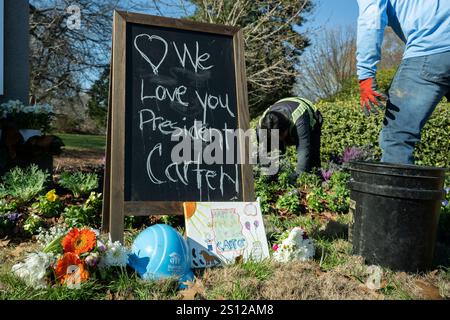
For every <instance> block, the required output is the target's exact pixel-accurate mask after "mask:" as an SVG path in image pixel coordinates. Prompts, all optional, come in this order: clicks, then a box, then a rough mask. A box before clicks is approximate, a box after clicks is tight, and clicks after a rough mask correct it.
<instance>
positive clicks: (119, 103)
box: [102, 11, 254, 242]
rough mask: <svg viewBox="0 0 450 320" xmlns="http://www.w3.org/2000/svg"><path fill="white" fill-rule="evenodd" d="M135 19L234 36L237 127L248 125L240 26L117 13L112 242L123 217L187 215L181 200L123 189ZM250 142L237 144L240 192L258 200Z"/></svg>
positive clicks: (110, 142) (110, 138) (106, 214)
mask: <svg viewBox="0 0 450 320" xmlns="http://www.w3.org/2000/svg"><path fill="white" fill-rule="evenodd" d="M127 23H135V24H141V25H148V26H157V27H166V28H172V29H179V30H187V31H196V32H202V33H210V34H219V35H225V36H229V37H232V40H233V41H232V43H233V56H234V57H233V58H234V67H235V84H236V100H237V114H238V128H240V129H243V130H248V129H249V121H250V117H249V112H248V98H247V79H246V75H245V59H244V42H243V37H242V31H241V30H240V29H239V28H236V27H232V26H225V25H215V24H207V23H198V22H192V21H189V20H180V19H171V18H165V17H160V16H150V15H145V14H138V13H129V12H122V11H115V12H114V22H113V37H112V38H113V40H112V44H113V45H112V58H111V74H110V80H111V81H110V93H109V110H108V126H107V146H106V165H105V179H104V198H103V214H102V231H103V232H109V233H110V238H111V240H112V241H121V242H123V232H124V217H125V216H148V215H168V214H173V215H183V199H180V200H181V201H178V202H161V201H153V202H131V201H125V200H124V196H125V195H124V189H125V187H124V186H125V167H124V166H125V103H126V102H125V101H126V92H125V87H126V59H127V57H126V47H127V42H126V41H127V39H126V26H127ZM248 143H249V142H248V140H247V139H244V141H239V142H238V148H239V154H240V157H241V163H242V164H240V168H241V177H240V178H241V180H240V182H241V184H240V187H241V190H242V197H243V201H254V190H253V175H252V166H251V164H250V163H249V159H248V150H249V145H248Z"/></svg>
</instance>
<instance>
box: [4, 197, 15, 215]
mask: <svg viewBox="0 0 450 320" xmlns="http://www.w3.org/2000/svg"><path fill="white" fill-rule="evenodd" d="M15 210H17V203H16V202H15V201H7V200H6V199H0V213H9V212H11V211H15Z"/></svg>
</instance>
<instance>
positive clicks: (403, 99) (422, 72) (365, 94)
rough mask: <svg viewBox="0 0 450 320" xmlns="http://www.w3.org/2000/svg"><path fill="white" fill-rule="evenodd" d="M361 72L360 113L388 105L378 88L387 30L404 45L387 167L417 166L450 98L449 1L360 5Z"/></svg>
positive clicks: (389, 117)
mask: <svg viewBox="0 0 450 320" xmlns="http://www.w3.org/2000/svg"><path fill="white" fill-rule="evenodd" d="M358 6H359V17H358V35H357V72H358V78H359V86H360V96H361V107H362V109H363V111H364V112H365V114H366V115H367V116H369V115H370V114H371V113H374V114H378V110H377V107H381V108H384V101H385V100H386V99H387V97H385V96H384V95H383V94H382V93H381V92H380V91H379V89H378V86H377V82H376V78H375V76H376V71H377V63H378V62H379V61H380V59H381V46H382V42H383V36H384V30H385V28H386V26H390V27H392V29H393V30H394V32H395V33H396V34H397V36H398V37H400V39H401V40H402V41H403V42H405V45H406V47H405V52H404V55H403V60H402V62H401V64H400V66H399V68H398V70H397V73H396V75H395V77H394V79H393V81H392V84H391V87H390V90H389V95H388V96H389V98H388V99H387V105H386V110H385V116H384V121H383V127H382V130H381V133H380V138H379V140H380V146H381V149H382V150H383V156H382V159H381V161H382V162H389V163H397V164H413V163H414V157H413V152H414V147H415V145H416V143H417V142H419V141H420V137H421V135H420V134H421V131H422V129H423V127H424V125H425V123H426V122H427V120H428V119H429V117H430V116H431V114H432V113H433V111H434V109H435V108H436V105H437V104H438V103H439V102H440V101H441V99H442V98H443V97H444V96H446V97H447V100H448V101H450V100H449V98H450V97H449V95H450V0H358Z"/></svg>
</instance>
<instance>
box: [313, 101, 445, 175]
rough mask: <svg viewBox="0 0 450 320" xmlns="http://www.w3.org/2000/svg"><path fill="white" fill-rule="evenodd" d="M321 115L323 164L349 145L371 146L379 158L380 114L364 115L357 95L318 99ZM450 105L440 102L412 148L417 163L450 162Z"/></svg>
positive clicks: (441, 164)
mask: <svg viewBox="0 0 450 320" xmlns="http://www.w3.org/2000/svg"><path fill="white" fill-rule="evenodd" d="M317 106H318V108H319V109H320V111H321V112H322V114H323V117H324V124H323V128H322V141H321V155H322V162H324V163H326V162H328V161H329V159H330V158H331V157H332V155H335V154H340V153H342V152H343V151H344V150H345V148H347V147H350V146H361V147H362V146H373V153H374V156H375V159H378V160H379V159H380V158H381V149H380V147H379V146H378V137H379V134H380V131H381V125H382V120H383V117H382V116H378V117H376V116H371V117H368V118H367V117H365V116H364V114H363V112H362V111H361V109H360V106H359V100H358V99H357V98H353V99H347V100H346V101H335V102H320V103H318V104H317ZM449 132H450V108H449V107H448V105H446V104H445V103H441V104H439V105H438V107H437V108H436V110H435V112H434V113H433V115H432V116H431V118H430V120H429V121H428V122H427V124H426V125H425V128H424V130H423V132H422V140H421V143H419V144H418V145H417V148H416V150H415V158H416V164H418V165H427V166H440V167H447V166H449V165H450V157H449V156H448V155H449V154H450V149H449V148H450V143H449Z"/></svg>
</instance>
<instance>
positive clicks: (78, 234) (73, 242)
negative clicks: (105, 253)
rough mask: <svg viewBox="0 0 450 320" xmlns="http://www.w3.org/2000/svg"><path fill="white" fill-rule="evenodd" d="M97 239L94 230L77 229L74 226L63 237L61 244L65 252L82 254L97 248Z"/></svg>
mask: <svg viewBox="0 0 450 320" xmlns="http://www.w3.org/2000/svg"><path fill="white" fill-rule="evenodd" d="M96 243H97V239H96V236H95V233H94V231H92V230H89V229H81V230H79V229H77V228H73V229H72V230H70V232H69V233H68V234H67V235H66V236H65V237H64V239H62V241H61V244H62V246H63V248H64V252H73V253H75V254H77V255H80V254H82V253H85V252H89V251H91V250H92V249H94V248H95V244H96Z"/></svg>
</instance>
